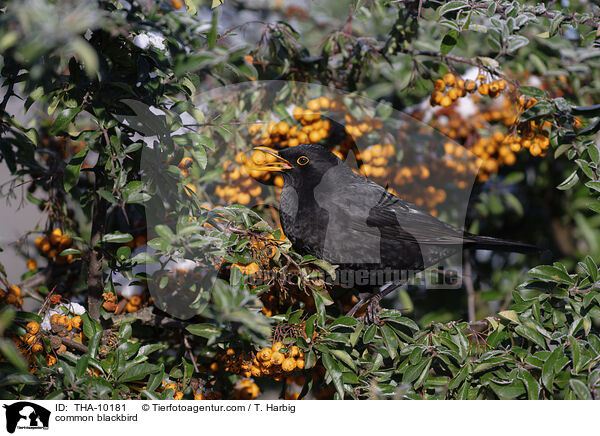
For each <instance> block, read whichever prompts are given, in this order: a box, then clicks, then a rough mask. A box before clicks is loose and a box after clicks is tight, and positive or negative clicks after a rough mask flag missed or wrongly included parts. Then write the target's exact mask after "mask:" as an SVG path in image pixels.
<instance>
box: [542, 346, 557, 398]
mask: <svg viewBox="0 0 600 436" xmlns="http://www.w3.org/2000/svg"><path fill="white" fill-rule="evenodd" d="M561 351H562V350H561V349H560V348H558V347H557V348H555V349H554V351H552V353H550V356H548V359H547V360H546V361H545V362H544V365H543V366H542V384H543V385H544V386H545V387H546V389H548V390H549V391H550V392H552V389H553V383H554V365H555V364H556V362H557V361H558V358H559V357H560V353H561Z"/></svg>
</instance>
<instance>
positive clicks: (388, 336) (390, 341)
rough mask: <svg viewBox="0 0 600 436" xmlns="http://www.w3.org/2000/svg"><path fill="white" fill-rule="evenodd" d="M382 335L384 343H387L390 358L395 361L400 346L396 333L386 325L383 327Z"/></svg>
mask: <svg viewBox="0 0 600 436" xmlns="http://www.w3.org/2000/svg"><path fill="white" fill-rule="evenodd" d="M381 334H382V335H383V341H384V342H385V346H386V348H387V350H388V353H389V355H390V358H392V359H394V358H395V357H396V351H397V349H398V345H399V343H398V337H397V336H396V333H394V331H393V330H392V329H391V328H390V327H389V326H387V325H384V326H381Z"/></svg>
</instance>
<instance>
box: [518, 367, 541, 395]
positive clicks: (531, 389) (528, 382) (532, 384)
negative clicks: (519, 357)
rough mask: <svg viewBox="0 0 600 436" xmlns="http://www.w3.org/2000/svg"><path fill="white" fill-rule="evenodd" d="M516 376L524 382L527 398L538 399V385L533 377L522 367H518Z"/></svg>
mask: <svg viewBox="0 0 600 436" xmlns="http://www.w3.org/2000/svg"><path fill="white" fill-rule="evenodd" d="M517 377H518V378H519V379H520V380H522V381H523V382H524V383H525V387H526V388H527V398H528V399H530V400H538V399H539V397H540V385H539V383H538V382H537V380H536V379H535V378H533V376H532V375H531V374H530V373H529V371H527V370H526V369H524V368H520V369H519V372H518V374H517Z"/></svg>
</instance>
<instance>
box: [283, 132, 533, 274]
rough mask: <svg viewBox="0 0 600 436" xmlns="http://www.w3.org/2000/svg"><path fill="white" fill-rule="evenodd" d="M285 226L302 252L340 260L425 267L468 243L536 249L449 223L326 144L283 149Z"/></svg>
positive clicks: (344, 264)
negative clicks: (394, 191)
mask: <svg viewBox="0 0 600 436" xmlns="http://www.w3.org/2000/svg"><path fill="white" fill-rule="evenodd" d="M278 156H279V158H280V161H282V162H283V161H285V164H284V165H283V167H284V168H281V169H282V174H283V179H284V186H283V190H282V193H281V199H280V220H281V226H282V229H283V232H284V233H285V235H286V236H287V237H288V238H289V239H290V241H291V242H292V245H293V247H294V249H295V250H296V251H297V252H299V253H300V254H304V255H305V254H312V255H314V256H316V257H318V258H321V259H324V260H326V261H328V262H330V263H332V264H336V265H340V267H341V268H350V269H368V270H372V269H384V268H391V269H393V270H409V271H413V272H414V271H420V270H423V269H424V268H427V267H429V266H432V265H435V264H437V263H438V262H440V261H441V260H443V259H445V258H447V257H449V256H451V255H453V254H455V253H457V252H459V251H460V250H461V249H462V248H463V247H464V248H476V249H490V250H504V251H517V252H533V251H536V248H535V247H533V246H531V245H527V244H521V243H518V242H511V241H506V240H502V239H497V238H490V237H484V236H477V235H473V234H470V233H467V232H464V231H463V230H461V229H458V228H456V227H453V226H451V225H448V224H446V223H444V222H442V221H440V220H438V219H437V218H435V217H433V216H432V215H430V214H428V213H427V212H425V211H424V210H422V209H420V208H419V207H417V206H415V205H413V204H412V203H409V202H407V201H405V200H403V199H401V198H399V197H397V196H395V195H392V194H391V193H389V192H388V191H386V190H385V189H384V188H383V187H381V186H379V185H377V184H376V183H374V182H372V181H370V180H368V179H367V178H365V177H363V176H361V175H359V174H356V173H355V172H354V171H352V169H351V168H350V167H348V166H347V165H346V164H345V163H344V162H343V161H342V160H340V159H339V158H338V157H337V156H335V155H334V154H332V153H331V152H330V151H329V150H327V149H326V148H324V147H322V146H320V145H315V144H304V145H299V146H296V147H292V148H288V149H285V150H282V151H280V152H279V153H278Z"/></svg>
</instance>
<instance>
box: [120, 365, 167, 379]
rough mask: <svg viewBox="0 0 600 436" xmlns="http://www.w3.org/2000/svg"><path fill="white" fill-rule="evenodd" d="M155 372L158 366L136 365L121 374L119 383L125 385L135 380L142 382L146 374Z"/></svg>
mask: <svg viewBox="0 0 600 436" xmlns="http://www.w3.org/2000/svg"><path fill="white" fill-rule="evenodd" d="M157 370H158V366H157V365H154V364H152V363H138V364H136V365H134V366H132V367H131V368H129V369H128V370H127V371H125V372H124V373H123V374H121V376H120V377H119V381H120V382H121V383H127V382H131V381H135V380H142V379H144V378H145V377H146V376H147V375H148V374H152V373H153V372H155V371H157Z"/></svg>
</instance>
